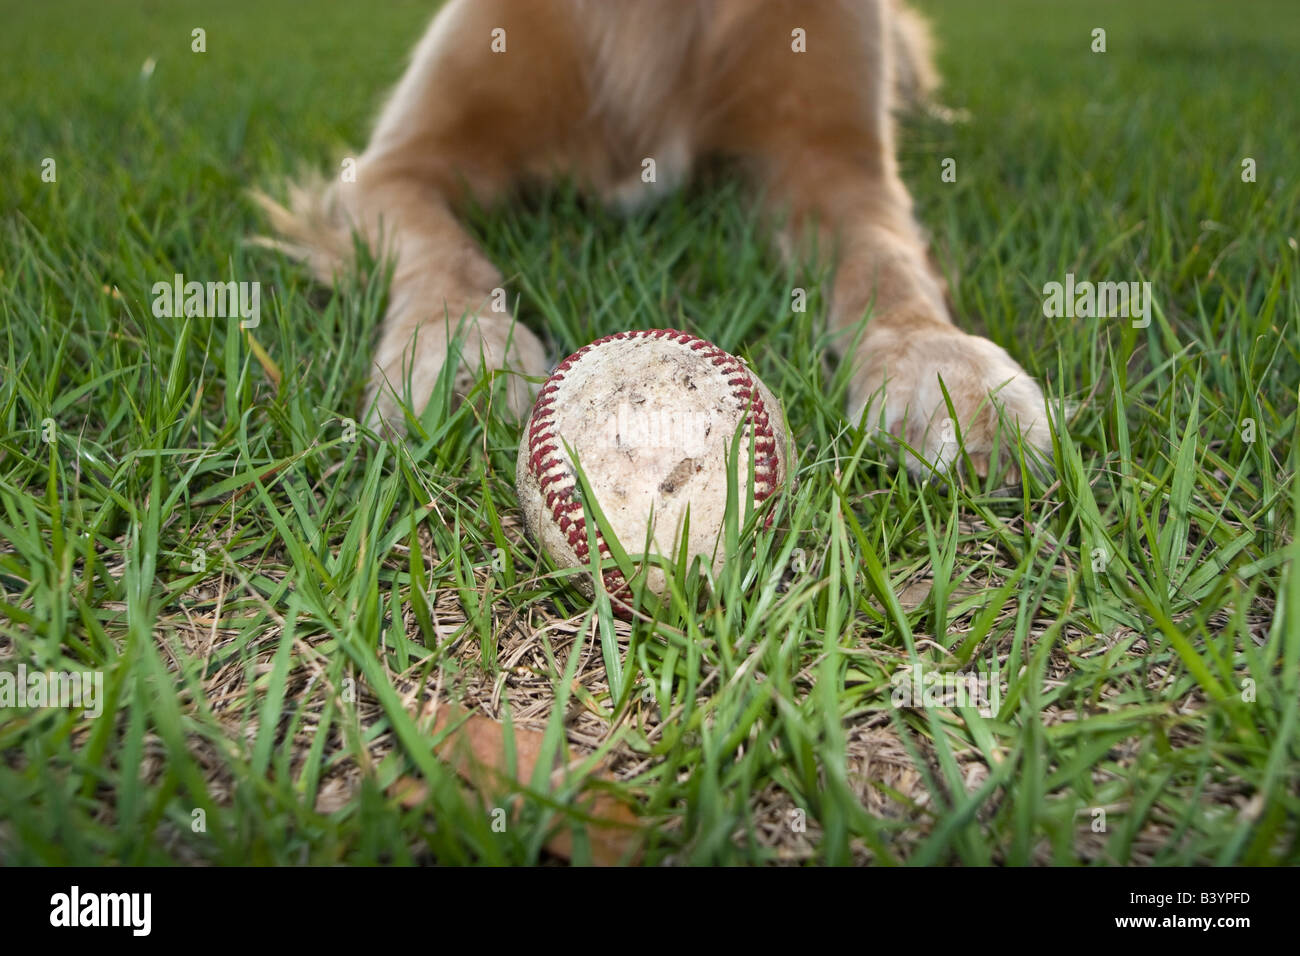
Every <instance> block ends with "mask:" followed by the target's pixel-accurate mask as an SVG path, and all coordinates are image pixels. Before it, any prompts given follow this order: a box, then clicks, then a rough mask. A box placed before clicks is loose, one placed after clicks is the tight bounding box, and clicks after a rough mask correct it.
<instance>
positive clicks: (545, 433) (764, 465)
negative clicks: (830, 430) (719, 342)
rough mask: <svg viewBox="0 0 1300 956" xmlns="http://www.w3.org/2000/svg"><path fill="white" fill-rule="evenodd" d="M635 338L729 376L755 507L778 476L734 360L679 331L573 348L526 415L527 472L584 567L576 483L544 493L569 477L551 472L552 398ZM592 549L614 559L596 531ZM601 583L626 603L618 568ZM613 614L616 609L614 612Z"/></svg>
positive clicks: (554, 463)
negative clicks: (587, 359) (671, 347)
mask: <svg viewBox="0 0 1300 956" xmlns="http://www.w3.org/2000/svg"><path fill="white" fill-rule="evenodd" d="M638 338H648V339H665V338H666V339H668V340H669V341H671V342H676V343H677V344H679V345H684V346H686V347H687V348H689V349H690V350H691V351H692V352H700V351H703V352H704V355H703V358H704V359H705V360H706V361H708V362H709V363H710V364H711V365H713V366H714V367H715V368H717V369H719V370H720V372H721V374H723V375H727V376H732V377H730V378H728V379H727V385H729V386H730V387H731V390H732V391H731V394H732V396H733V397H734V398H736V399H737V400H738V401H740V402H741V403H742V405H744V406H746V414H745V421H746V424H747V425H748V426H749V430H750V433H751V436H752V441H753V447H754V504H755V505H760V504H762V503H763V502H764V501H766V500H767V499H768V498H770V497H771V496H772V493H773V492H774V491H776V485H777V479H778V478H779V476H780V471H781V459H780V458H779V457H778V456H777V454H776V436H775V435H774V434H773V433H772V427H771V422H770V420H769V418H768V414H767V407H766V405H765V404H764V402H763V396H762V395H761V394H760V393H759V390H758V385H757V384H756V382H755V380H754V378H753V377H752V376H751V375H750V374H749V370H748V369H747V368H746V366H745V365H744V363H742V362H740V361H738V360H737V359H736V358H735V356H733V355H730V354H729V353H727V352H725V351H723V350H722V349H720V348H718V347H717V346H716V345H714V344H713V343H712V342H708V341H706V340H705V339H701V338H699V337H698V336H694V335H691V334H690V333H689V332H682V331H680V330H678V329H644V330H633V331H628V332H615V333H614V334H613V335H606V336H604V337H602V338H599V339H596V341H594V342H591V343H590V344H588V345H584V346H583V347H582V348H580V349H578V351H576V352H574V353H573V354H572V355H570V356H569V357H568V358H566V359H565V360H564V361H563V362H561V363H560V364H559V365H557V366H556V368H555V371H554V372H553V373H551V377H550V378H548V379H547V380H546V383H545V384H544V385H543V386H542V388H541V390H540V391H539V392H538V394H537V402H536V404H534V405H533V410H532V414H531V416H530V418H531V419H532V421H531V424H530V425H529V428H528V467H529V469H530V470H531V471H532V473H533V476H534V477H535V478H536V479H537V482H538V484H539V486H540V487H541V490H542V491H543V492H544V493H545V500H546V507H547V509H548V510H549V511H550V512H551V517H552V519H553V520H554V521H555V523H556V525H557V526H558V527H559V529H560V532H561V533H562V534H563V535H564V536H565V538H566V539H567V540H568V542H569V547H571V548H573V553H574V554H575V555H576V556H577V558H578V560H579V561H580V562H582V563H584V564H585V563H587V559H588V557H589V555H590V552H591V547H590V545H589V544H588V543H587V521H586V518H585V517H584V516H583V513H582V502H581V501H579V500H578V498H577V497H576V496H575V495H574V491H575V490H576V488H577V484H576V482H575V483H574V484H573V485H571V486H570V487H567V488H555V489H550V490H548V489H547V486H549V485H553V484H554V483H555V482H557V481H559V480H561V479H562V478H565V477H569V475H568V474H567V472H559V473H552V469H554V468H556V467H558V466H561V465H563V464H564V461H563V459H561V458H559V457H558V452H559V448H560V443H559V441H558V439H557V437H556V435H555V433H554V431H553V430H552V429H553V427H554V425H555V408H554V406H555V401H556V398H557V395H556V393H557V392H558V391H559V389H560V382H562V381H563V380H564V373H566V372H568V371H569V370H570V369H571V368H573V366H575V365H576V364H577V363H578V362H579V361H581V359H582V358H583V356H585V355H586V354H587V353H588V352H590V351H592V350H593V349H596V348H599V347H600V346H602V345H605V344H606V343H608V342H621V341H626V340H628V339H638ZM552 455H556V456H557V457H550V458H549V459H548V456H552ZM571 516H572V517H571ZM771 524H772V515H771V514H769V515H768V516H767V521H766V522H765V526H767V527H770V526H771ZM596 547H597V549H598V550H599V552H600V556H601V557H602V558H604V559H606V560H613V555H612V553H611V552H610V550H609V546H608V545H607V544H606V543H605V538H604V536H603V535H601V533H600V529H596ZM602 578H603V579H604V583H605V587H606V589H607V590H608V591H609V592H610V597H611V598H614V599H616V600H617V601H622V602H624V603H626V604H630V603H631V597H632V594H631V588H630V587H629V586H628V583H627V581H626V580H624V578H623V575H622V573H621V572H620V571H619V570H618V569H617V568H606V569H605V571H604V573H603V574H602ZM617 611H618V608H617V607H616V612H617Z"/></svg>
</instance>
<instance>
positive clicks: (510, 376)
mask: <svg viewBox="0 0 1300 956" xmlns="http://www.w3.org/2000/svg"><path fill="white" fill-rule="evenodd" d="M396 329H401V330H403V332H405V331H406V330H407V329H409V334H400V333H399V334H394V330H396ZM448 361H456V363H457V364H456V370H455V375H454V378H453V380H452V391H453V392H454V393H455V394H456V395H457V396H458V397H459V398H461V399H463V398H465V397H467V396H468V395H469V394H470V392H471V391H472V390H473V389H474V386H475V385H476V384H477V383H478V382H479V380H480V379H481V378H482V377H483V374H484V372H485V371H487V372H501V373H504V374H503V378H504V395H503V397H504V399H505V408H504V409H502V408H501V407H500V403H499V401H498V403H497V405H496V412H495V413H496V414H505V415H507V416H509V417H512V418H514V419H516V420H519V421H523V420H524V419H526V418H527V417H528V413H529V411H530V410H531V409H532V404H533V400H534V399H535V398H536V396H537V390H538V388H539V387H540V380H541V379H543V378H545V377H546V374H547V368H548V365H547V359H546V350H545V348H543V346H542V343H541V341H540V340H539V339H538V338H537V336H536V335H534V334H533V333H532V332H531V331H529V330H528V329H527V328H526V327H524V326H523V325H521V324H519V323H517V322H515V321H514V320H513V319H512V318H511V317H510V316H509V315H491V316H478V317H473V316H470V317H467V318H466V319H464V320H462V321H461V322H460V323H459V324H458V326H457V327H456V328H455V329H451V328H450V327H449V325H448V323H446V322H442V323H439V322H425V323H422V324H412V325H404V324H402V323H393V322H391V321H390V322H389V323H388V324H387V328H386V331H385V334H384V336H383V337H382V338H381V340H380V343H379V347H378V349H377V350H376V353H375V361H374V367H373V369H372V372H371V377H370V385H369V387H368V388H367V390H366V408H367V410H368V411H367V418H366V421H367V424H368V425H369V426H370V427H371V428H373V429H375V430H377V431H378V430H381V429H385V428H386V429H387V430H388V431H390V432H392V433H395V434H398V435H400V434H404V433H405V430H406V428H405V422H406V409H407V408H408V407H409V408H410V409H411V411H413V412H414V414H415V415H417V416H418V415H420V414H421V413H422V412H423V411H424V409H425V406H426V405H428V403H429V399H430V398H431V397H432V395H433V392H434V389H435V388H436V387H437V383H438V377H439V375H440V374H441V373H442V369H443V366H444V365H446V364H447V362H448ZM530 379H537V380H538V381H537V382H534V381H530ZM408 387H409V391H408ZM408 400H409V406H408Z"/></svg>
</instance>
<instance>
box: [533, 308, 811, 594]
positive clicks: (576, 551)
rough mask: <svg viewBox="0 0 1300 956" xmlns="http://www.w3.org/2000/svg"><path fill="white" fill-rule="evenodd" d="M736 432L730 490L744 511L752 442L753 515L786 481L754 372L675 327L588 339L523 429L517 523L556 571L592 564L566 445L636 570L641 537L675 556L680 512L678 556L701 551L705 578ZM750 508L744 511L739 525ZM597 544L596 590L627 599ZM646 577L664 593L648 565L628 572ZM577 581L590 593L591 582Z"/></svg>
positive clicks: (780, 439) (770, 406) (718, 539)
mask: <svg viewBox="0 0 1300 956" xmlns="http://www.w3.org/2000/svg"><path fill="white" fill-rule="evenodd" d="M742 426H743V428H742ZM738 429H742V430H741V431H740V442H739V453H738V455H737V456H736V458H735V459H734V465H735V468H736V487H737V488H738V489H739V492H740V495H741V502H742V506H744V505H745V504H746V503H745V502H744V497H745V496H746V495H747V494H748V479H749V458H750V449H751V446H752V448H753V455H754V494H753V501H752V502H751V503H749V504H751V505H752V507H754V508H757V507H758V506H759V505H761V504H762V503H763V502H764V501H766V500H767V499H768V498H770V497H772V496H773V495H774V494H776V493H777V492H778V491H780V490H781V489H782V488H783V487H784V486H785V483H786V480H787V477H788V476H789V474H790V455H791V452H790V450H789V448H788V441H789V439H788V435H787V432H786V425H785V418H784V416H783V415H782V414H781V407H780V403H779V402H777V400H776V398H775V397H774V396H773V395H772V393H771V392H770V391H769V390H768V388H767V386H766V385H764V384H763V383H762V382H761V381H759V379H758V376H756V375H755V374H754V373H753V372H751V371H750V370H749V368H748V367H747V366H746V365H745V363H744V362H742V361H741V360H740V359H738V358H736V357H735V356H734V355H730V354H729V353H727V352H724V351H723V350H722V349H720V348H718V347H717V346H716V345H713V344H712V343H710V342H706V341H704V340H703V339H700V338H696V337H695V336H693V335H689V334H687V333H685V332H678V331H676V330H674V329H652V330H648V331H635V332H619V333H617V334H616V335H610V336H606V337H605V338H602V339H597V340H596V341H595V342H592V343H591V344H590V345H588V346H586V347H585V348H582V349H579V350H578V351H577V352H575V353H573V354H572V355H570V356H569V357H568V358H567V359H565V360H564V361H563V362H561V363H560V364H559V366H558V367H557V368H556V370H555V373H554V374H553V375H552V376H551V377H550V378H549V379H548V380H547V382H546V384H545V385H544V386H542V389H541V392H540V393H539V394H538V396H537V403H536V404H535V405H534V406H533V411H532V414H531V415H530V416H529V419H528V422H527V424H526V425H525V426H524V434H523V437H522V439H521V440H520V442H519V464H518V469H517V478H516V485H517V489H518V492H519V502H520V504H521V505H522V507H523V513H524V526H525V528H526V529H527V531H528V534H529V536H530V537H532V539H533V540H534V541H535V542H537V543H538V545H539V546H540V547H541V548H542V549H543V550H544V551H545V552H546V553H547V554H549V555H550V556H551V558H552V560H554V561H555V563H556V565H557V566H559V567H587V566H589V564H590V563H591V562H590V560H589V551H590V545H589V539H588V529H587V524H586V515H585V513H584V511H583V506H582V502H581V500H580V494H581V488H580V486H579V484H578V480H577V475H576V474H575V472H574V469H573V462H572V461H571V459H570V456H569V451H568V449H570V448H571V449H572V450H573V452H574V454H575V455H576V457H577V459H578V462H579V463H580V464H581V466H582V470H583V473H584V474H585V475H586V477H587V481H588V483H589V484H590V486H591V490H592V492H593V494H594V495H595V497H596V500H597V502H598V503H599V505H600V508H601V511H602V512H603V514H604V515H605V518H606V520H607V521H608V522H609V525H610V527H611V529H612V530H613V531H614V533H615V535H616V537H617V538H618V542H619V544H620V545H621V546H622V548H623V550H624V551H625V552H626V553H627V554H628V555H629V556H633V561H634V563H635V556H640V555H642V554H644V553H646V547H645V545H646V543H647V529H648V530H649V553H651V554H657V555H661V556H663V557H665V558H667V559H669V560H670V561H671V560H672V559H673V558H674V556H675V555H676V554H677V553H678V552H677V548H678V545H679V539H680V538H681V531H682V528H683V524H684V522H683V519H684V517H685V515H686V510H687V506H688V505H689V507H690V530H689V537H688V539H687V541H686V542H685V546H686V547H687V548H689V553H688V558H687V561H688V563H689V562H690V561H692V560H694V558H695V556H697V555H699V556H702V560H703V563H704V564H706V565H710V566H712V568H713V569H714V571H715V572H716V571H718V570H720V569H721V567H722V561H723V557H724V555H723V543H722V529H723V515H724V513H725V510H726V506H727V457H728V452H729V450H730V448H731V443H732V441H733V438H734V437H735V436H736V434H737V430H738ZM566 446H567V448H566ZM749 510H750V509H749V507H742V513H741V515H740V520H741V521H742V522H743V521H744V520H745V515H746V514H748V513H749ZM652 522H653V523H652ZM594 530H596V529H593V531H594ZM595 540H596V545H597V547H598V548H599V549H600V552H601V557H602V559H603V561H602V567H603V568H604V569H605V570H604V579H605V586H606V588H607V589H608V590H609V592H610V594H611V595H613V596H615V597H616V598H618V599H620V600H623V601H627V600H629V599H630V591H629V589H628V582H627V581H625V580H624V578H623V575H622V574H621V573H620V572H619V571H618V569H617V568H616V567H615V566H614V565H613V562H612V558H611V553H610V551H609V548H608V545H607V544H606V542H605V540H604V538H603V536H601V535H599V533H597V534H596V535H595ZM643 573H644V574H645V576H646V584H647V587H648V588H649V589H650V590H652V591H653V592H654V593H656V594H658V595H663V594H665V593H666V592H667V590H668V588H667V582H666V580H665V575H664V572H663V571H662V570H661V569H660V568H659V567H656V566H653V565H642V564H638V571H637V574H638V575H639V574H643ZM579 586H580V587H581V588H582V590H583V591H584V592H585V593H586V594H587V596H588V597H591V596H593V595H594V593H595V590H594V587H593V585H592V582H591V580H590V578H586V579H583V580H582V581H581V582H580V583H579ZM615 609H616V610H617V609H618V602H617V601H616V603H615Z"/></svg>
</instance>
